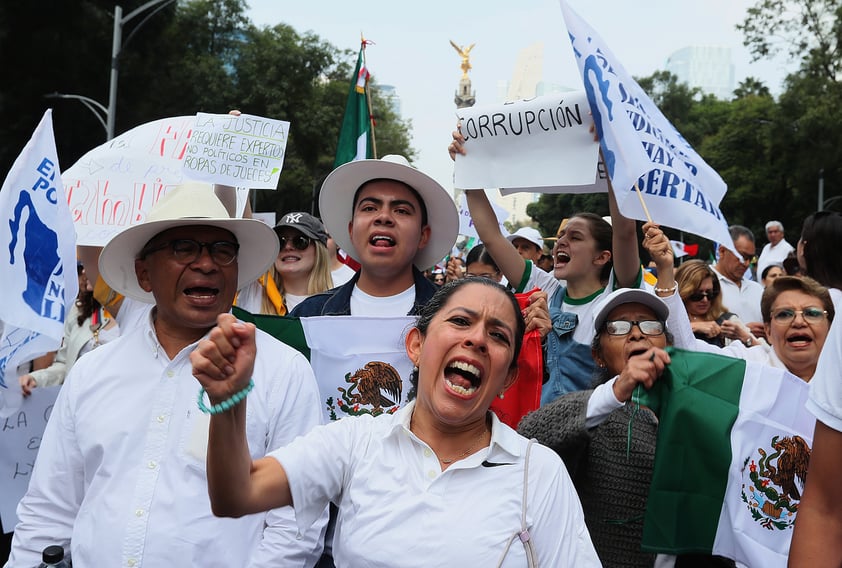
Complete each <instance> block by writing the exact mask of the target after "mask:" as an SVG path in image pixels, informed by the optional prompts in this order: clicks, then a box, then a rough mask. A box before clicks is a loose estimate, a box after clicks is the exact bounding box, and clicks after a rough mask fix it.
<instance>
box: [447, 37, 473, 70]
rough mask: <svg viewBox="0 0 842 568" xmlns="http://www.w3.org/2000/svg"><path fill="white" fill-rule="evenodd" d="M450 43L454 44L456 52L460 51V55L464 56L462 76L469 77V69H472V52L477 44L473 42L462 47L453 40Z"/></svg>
mask: <svg viewBox="0 0 842 568" xmlns="http://www.w3.org/2000/svg"><path fill="white" fill-rule="evenodd" d="M450 45H452V46H453V49H455V50H456V53H458V54H459V56H460V57H461V58H462V78H463V79H467V78H468V71H470V70H471V60H470V53H471V50H472V49H473V48H474V46H475V45H476V44H475V43H472V44H471V45H469V46H468V47H461V46H458V45H456V43H454V42H453V40H450Z"/></svg>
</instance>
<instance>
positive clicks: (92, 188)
mask: <svg viewBox="0 0 842 568" xmlns="http://www.w3.org/2000/svg"><path fill="white" fill-rule="evenodd" d="M195 122H196V117H195V116H175V117H169V118H162V119H160V120H155V121H152V122H147V123H146V124H141V125H140V126H137V127H135V128H133V129H131V130H129V131H127V132H124V133H123V134H121V135H120V136H118V137H116V138H114V139H113V140H110V141H108V142H106V143H105V144H102V145H100V146H97V147H96V148H94V149H93V150H90V151H89V152H87V153H86V154H85V155H84V156H82V157H81V158H80V159H79V160H78V161H77V162H76V163H75V164H73V166H71V167H70V168H69V169H68V170H67V171H65V172H64V174H63V175H62V181H63V182H64V188H65V191H66V192H67V204H68V205H69V206H70V211H71V214H72V216H73V223H74V225H75V228H76V239H77V244H80V245H91V246H103V245H105V244H106V243H107V242H108V241H109V240H110V239H111V237H113V236H114V235H116V234H117V233H119V232H120V231H123V230H124V229H127V228H129V227H131V226H134V225H139V224H140V223H143V222H144V221H145V220H146V216H147V215H148V214H149V210H150V209H151V208H152V206H153V205H154V204H155V203H157V202H158V200H159V199H161V198H162V197H163V196H165V195H166V194H167V193H168V192H169V191H170V190H171V189H172V188H174V187H175V186H177V185H178V184H180V183H181V182H182V181H184V175H183V171H182V167H181V166H182V160H183V159H184V156H185V154H186V151H187V144H188V142H189V140H190V137H191V135H192V133H193V128H194V126H195ZM247 199H248V189H245V188H237V203H238V205H237V211H238V212H239V211H242V210H243V208H244V206H245V201H246V200H247Z"/></svg>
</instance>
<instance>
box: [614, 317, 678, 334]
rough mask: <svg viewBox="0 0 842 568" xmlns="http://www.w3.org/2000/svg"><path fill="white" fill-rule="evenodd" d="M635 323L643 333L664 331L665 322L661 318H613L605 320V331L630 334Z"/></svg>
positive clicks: (660, 332)
mask: <svg viewBox="0 0 842 568" xmlns="http://www.w3.org/2000/svg"><path fill="white" fill-rule="evenodd" d="M635 325H636V326H637V328H638V329H639V330H640V332H641V333H642V334H643V335H661V334H662V333H664V322H662V321H659V320H643V321H626V320H611V321H607V322H605V331H606V332H607V333H608V335H628V334H629V333H631V330H632V326H635Z"/></svg>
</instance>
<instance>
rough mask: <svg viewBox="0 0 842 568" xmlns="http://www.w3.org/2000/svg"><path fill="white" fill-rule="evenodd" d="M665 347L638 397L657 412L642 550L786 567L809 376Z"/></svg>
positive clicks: (808, 429)
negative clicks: (662, 362)
mask: <svg viewBox="0 0 842 568" xmlns="http://www.w3.org/2000/svg"><path fill="white" fill-rule="evenodd" d="M669 351H670V357H671V358H672V363H671V364H670V365H669V366H668V367H667V370H666V371H665V372H664V374H663V376H662V377H661V378H660V379H659V380H658V381H657V382H656V383H655V385H654V386H653V388H652V389H651V390H650V391H648V392H642V391H641V392H642V395H641V396H640V404H642V405H645V406H647V407H649V408H651V409H652V410H653V411H654V412H655V414H656V415H657V416H658V418H659V427H658V442H657V449H656V451H655V465H654V471H653V475H652V485H651V489H650V492H649V500H648V502H647V507H646V515H645V520H644V529H643V549H644V550H648V551H652V552H662V553H668V554H681V553H708V554H716V555H720V556H725V557H728V558H732V559H734V560H736V561H738V562H741V563H743V564H745V565H747V566H782V567H783V566H786V562H787V555H788V552H789V543H790V539H791V538H792V529H793V525H794V523H795V518H796V513H797V511H798V503H799V501H800V499H801V491H802V490H803V487H804V481H805V478H806V473H807V463H808V460H809V457H810V447H811V445H812V437H813V426H814V425H815V418H814V417H813V416H812V415H811V414H810V413H809V412H807V410H806V408H805V403H806V401H807V383H805V382H804V381H802V380H801V379H799V378H798V377H795V376H794V375H791V374H790V373H788V372H786V371H784V370H781V369H776V368H772V367H767V366H763V365H760V364H758V363H755V362H751V361H745V360H741V359H732V358H730V357H724V356H720V355H712V354H709V353H697V352H689V351H682V350H678V349H672V348H671V349H670V350H669ZM631 427H632V428H633V427H634V424H633V423H632V426H631Z"/></svg>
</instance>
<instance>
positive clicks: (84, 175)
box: [0, 0, 842, 568]
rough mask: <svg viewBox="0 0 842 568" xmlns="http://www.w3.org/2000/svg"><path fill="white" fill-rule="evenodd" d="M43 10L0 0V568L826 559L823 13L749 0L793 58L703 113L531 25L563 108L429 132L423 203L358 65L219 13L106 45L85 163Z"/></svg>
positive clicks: (683, 97)
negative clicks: (548, 59)
mask: <svg viewBox="0 0 842 568" xmlns="http://www.w3.org/2000/svg"><path fill="white" fill-rule="evenodd" d="M78 4H79V5H78V6H68V5H66V3H59V5H57V6H55V7H54V12H53V13H52V15H51V17H50V18H49V19H45V18H44V17H43V14H42V13H40V11H39V9H38V8H37V7H36V6H34V5H33V6H30V5H29V4H26V5H25V6H20V7H18V8H16V11H15V14H14V17H12V14H11V10H12V8H10V7H9V6H6V5H3V6H2V7H0V53H5V54H9V55H10V56H12V57H14V58H15V59H16V61H18V62H19V63H20V64H18V65H14V66H10V67H9V74H10V77H9V80H8V81H7V82H6V85H4V86H0V100H2V101H3V106H4V108H5V109H7V110H8V111H9V112H8V113H7V115H8V116H10V120H9V122H8V125H7V128H5V129H2V131H0V139H1V140H2V141H3V142H4V143H3V144H0V171H2V172H3V177H4V178H5V182H4V184H3V186H2V190H0V215H1V216H2V217H3V219H4V221H3V223H2V226H3V227H4V228H3V233H2V235H0V245H2V247H0V248H2V249H3V250H7V251H8V254H7V255H5V256H4V257H3V258H0V281H2V282H3V291H4V295H7V296H8V298H7V299H8V302H6V305H5V306H4V307H3V308H2V309H0V333H2V340H0V423H2V424H4V427H3V429H2V431H0V449H2V452H0V453H3V454H4V455H5V457H0V486H2V488H3V489H2V496H1V497H0V528H2V529H3V530H2V532H3V535H2V539H0V565H3V564H4V563H5V566H8V567H10V568H18V567H20V568H27V567H29V566H35V565H37V563H38V562H40V561H41V560H42V551H44V550H45V548H46V547H47V546H48V545H58V546H59V547H61V548H62V549H63V550H64V553H65V555H66V556H67V557H68V560H66V562H68V564H67V565H69V562H70V561H73V562H74V563H75V564H76V565H77V566H85V565H91V566H96V565H112V564H113V565H117V564H118V563H119V564H120V565H126V566H139V565H143V563H144V562H146V565H147V566H149V565H156V563H159V565H164V564H166V563H170V564H171V565H181V564H184V565H199V564H201V565H216V564H214V562H217V563H221V564H220V565H232V564H236V563H238V562H241V563H242V565H244V566H246V565H248V566H271V565H284V566H287V565H289V566H319V567H332V566H339V567H342V566H355V565H359V564H360V563H363V562H369V563H370V564H371V565H376V566H388V565H401V566H404V565H405V566H424V565H430V564H429V563H430V562H433V563H435V564H442V565H447V564H448V563H462V564H465V563H467V564H468V565H470V562H471V561H472V560H471V559H474V560H476V561H479V562H481V563H482V564H483V565H488V564H493V563H495V562H496V563H497V565H499V566H521V565H528V566H535V565H541V566H564V565H571V566H573V565H575V566H598V565H604V566H675V567H679V568H680V567H690V566H728V567H731V566H740V567H742V566H749V567H752V566H761V565H763V566H766V565H772V566H787V565H789V566H807V565H810V566H838V565H840V564H842V490H840V489H839V488H838V486H837V484H836V482H835V479H836V477H835V472H836V471H838V468H839V466H840V465H842V457H840V456H842V375H840V371H839V369H840V368H842V324H840V323H839V322H838V321H837V320H838V318H837V317H836V311H837V309H839V307H840V306H842V261H841V260H840V255H839V253H838V250H837V245H836V243H838V242H839V239H840V238H842V213H839V212H838V211H840V207H842V201H840V200H839V198H840V197H842V193H840V189H839V188H840V187H842V170H840V169H839V167H838V166H837V165H836V164H839V163H842V161H840V158H842V156H840V155H839V152H840V151H842V150H840V148H842V144H840V140H839V137H840V134H839V133H840V132H842V89H840V83H839V77H838V74H839V72H840V68H839V66H840V65H842V64H840V60H839V58H838V57H836V56H835V53H836V51H835V50H836V48H837V46H836V44H835V40H828V39H827V37H828V32H829V30H832V29H836V27H838V26H842V20H840V19H839V18H842V12H839V11H838V10H832V9H831V8H833V7H834V6H835V3H833V2H812V1H807V0H791V1H789V2H786V3H785V4H787V8H788V10H789V11H796V12H798V11H803V13H804V14H808V15H815V14H816V11H818V12H820V14H819V15H818V16H816V17H815V18H812V17H805V18H804V19H802V20H800V22H801V23H800V24H796V23H793V22H794V20H791V19H790V18H788V16H787V14H789V12H786V13H784V14H782V13H781V12H780V11H779V10H776V8H775V4H774V3H772V2H767V1H765V0H758V2H757V4H756V7H755V8H754V9H753V11H752V12H751V13H750V14H748V15H747V16H746V19H745V20H744V22H743V23H742V24H741V26H740V30H741V31H742V32H743V34H744V37H745V43H746V45H747V46H748V47H749V49H750V50H751V51H752V53H753V54H754V55H755V56H756V57H758V58H762V57H764V56H767V55H768V54H769V53H770V50H772V49H773V48H780V45H777V44H772V43H770V42H771V41H772V40H771V37H772V36H773V35H775V34H774V33H773V32H775V33H777V34H779V35H783V36H784V37H785V38H789V39H791V40H792V41H791V42H789V44H788V47H786V49H789V51H790V55H791V56H793V57H795V58H796V59H797V61H798V67H797V69H796V70H795V71H793V72H792V73H791V74H790V75H788V76H787V78H786V80H785V82H784V85H783V89H782V92H781V93H780V94H779V95H777V96H773V95H772V94H771V92H770V89H769V86H767V85H764V84H763V83H762V82H760V81H759V80H757V79H755V78H751V77H749V78H746V79H745V80H744V81H742V82H741V83H740V84H739V86H738V87H737V89H736V90H735V91H734V93H733V96H732V97H730V98H729V99H728V100H723V99H718V98H716V97H714V96H713V95H709V94H704V93H703V92H702V91H701V90H699V89H695V88H691V87H688V86H687V85H686V84H683V83H679V82H678V80H677V78H676V77H675V76H674V75H671V74H670V73H669V72H666V71H658V72H655V73H653V74H652V75H651V76H648V77H637V78H634V77H631V75H629V74H627V73H626V71H625V70H624V68H623V54H622V53H612V52H611V50H610V48H609V45H610V43H611V42H610V40H611V38H610V37H607V38H602V37H600V36H599V33H598V30H594V29H592V28H591V27H590V25H589V24H588V23H587V22H585V21H584V20H583V19H581V18H580V17H579V16H578V15H577V14H576V13H575V12H574V11H573V9H572V8H570V6H568V5H567V3H566V2H564V1H562V2H561V3H560V4H561V14H560V17H559V29H560V30H562V31H563V32H564V33H567V34H569V36H570V41H571V44H572V47H573V51H574V53H575V55H576V58H577V64H578V66H579V71H580V76H579V77H576V78H574V79H575V81H577V82H579V81H581V83H582V84H583V88H581V89H579V90H578V91H576V92H575V93H571V94H570V95H569V96H567V97H566V100H565V101H564V102H558V101H556V100H555V99H552V98H551V97H549V98H543V97H535V98H534V99H529V100H525V101H510V102H507V103H506V105H503V104H499V105H486V106H483V105H475V106H474V105H472V104H469V105H464V107H460V108H459V109H458V111H457V113H456V115H455V116H456V118H455V120H454V125H453V128H454V129H453V132H442V147H441V152H442V155H443V156H447V155H448V154H449V156H450V159H452V160H453V168H454V176H453V180H454V181H453V187H443V186H442V185H441V184H440V183H439V182H437V181H436V180H435V179H433V178H432V177H431V176H430V175H428V173H425V172H423V171H420V170H418V169H416V168H415V166H414V165H413V163H412V162H413V158H414V157H415V155H416V152H415V151H414V150H413V147H412V124H411V123H410V122H409V121H407V120H405V119H403V118H401V116H400V115H399V114H398V113H396V112H395V110H394V109H393V108H392V106H391V105H390V104H389V103H388V101H387V95H386V94H385V93H384V92H383V91H381V90H380V88H379V81H380V78H379V77H377V76H376V75H371V73H370V70H369V69H368V68H367V66H366V59H365V54H366V50H367V49H375V48H376V47H373V42H371V41H370V40H368V39H366V38H365V37H361V39H360V46H359V50H358V51H351V50H344V51H343V50H340V49H337V48H336V47H335V46H333V45H331V44H330V43H328V42H326V41H324V40H322V39H321V38H320V37H319V36H318V35H317V32H316V33H314V32H310V31H308V32H300V31H297V30H295V29H293V28H292V27H290V26H288V25H285V24H278V25H277V26H275V27H263V28H260V27H257V26H255V25H253V24H252V23H251V22H250V21H249V20H248V18H247V17H246V11H247V5H246V3H245V2H243V1H242V0H226V1H224V2H211V1H208V0H188V1H178V2H165V1H162V2H160V4H161V5H160V6H159V7H158V8H156V11H155V17H154V18H153V17H150V18H149V20H148V22H146V21H145V22H144V23H143V26H142V27H140V26H139V27H138V28H137V29H136V30H135V31H134V32H128V35H127V36H126V37H124V38H123V42H124V44H123V45H124V46H125V45H127V44H128V42H129V41H131V49H130V50H128V49H127V50H125V51H124V52H123V53H121V54H120V56H119V73H120V92H119V94H118V99H117V107H116V108H118V109H119V112H117V113H116V121H115V124H114V138H113V139H110V140H107V141H105V143H103V137H102V130H103V127H105V128H106V129H107V123H106V120H105V119H106V118H108V119H111V120H114V119H115V116H113V115H112V116H108V112H107V111H106V112H105V117H103V118H101V119H99V117H101V116H102V114H101V113H97V112H96V111H94V112H87V111H86V109H84V108H81V109H80V107H82V105H80V104H79V102H80V100H79V97H76V100H72V99H73V98H74V97H67V96H64V95H62V93H71V92H73V93H75V92H78V93H92V92H106V90H107V89H106V86H107V79H108V78H107V77H105V76H104V74H102V73H100V72H98V71H97V70H98V69H102V68H105V67H107V62H106V61H105V59H104V54H105V53H106V52H107V49H103V46H105V45H107V44H108V42H109V41H110V39H111V37H110V31H111V27H110V18H111V13H110V9H111V7H110V6H106V5H105V4H104V3H102V2H99V1H94V0H90V1H85V2H81V3H78ZM141 4H142V3H141V2H134V3H131V5H129V4H127V5H126V6H123V10H124V11H125V12H126V13H131V11H132V10H134V9H135V8H140V7H141ZM13 21H14V22H15V23H14V25H11V22H13ZM565 26H566V30H565V29H564V27H565ZM314 28H315V29H316V30H318V27H317V26H315V25H314ZM73 29H84V30H86V33H85V34H80V35H79V37H75V38H74V42H73V44H74V45H73V49H72V50H71V49H68V47H67V45H68V44H67V42H62V41H54V42H51V41H48V40H49V38H60V37H63V36H62V35H61V34H63V33H65V32H66V30H73ZM88 30H90V32H91V33H87V31H88ZM33 31H38V32H39V33H33ZM32 37H37V38H39V44H38V47H37V49H33V47H32V46H33V43H32V41H33V39H32ZM584 38H587V39H584ZM451 43H453V42H451ZM453 46H454V48H456V50H457V51H458V52H459V53H460V55H461V57H462V66H461V69H462V81H463V82H462V83H460V88H464V87H465V85H466V84H465V80H466V79H468V78H469V71H470V69H471V63H470V62H469V58H470V57H471V55H470V48H466V47H460V46H459V45H457V44H455V43H453ZM162 54H163V55H162ZM36 60H37V66H38V68H39V70H40V72H39V73H38V74H32V72H31V69H32V67H33V66H34V65H36ZM100 62H101V63H102V65H99V64H98V63H100ZM474 64H475V65H476V64H477V63H476V62H474ZM115 65H116V64H115ZM10 85H14V88H11V86H10ZM150 85H154V88H151V87H150ZM209 85H210V86H212V87H213V88H208V86H209ZM467 86H468V91H463V95H464V94H466V93H467V95H470V92H469V87H470V81H469V80H468V82H467ZM50 93H54V95H53V96H48V97H45V96H44V95H49V94H50ZM82 98H83V99H86V98H87V97H86V96H83V97H82ZM93 99H96V97H93ZM91 100H92V99H90V98H87V102H85V101H83V102H84V104H85V106H87V107H88V110H93V109H92V108H91V102H90V101H91ZM459 100H460V98H459V95H458V92H457V102H458V101H459ZM462 100H464V98H463V99H462ZM95 102H96V101H95V100H94V103H95ZM97 104H98V103H97ZM94 106H96V105H94ZM93 115H97V116H96V117H94V116H93ZM483 121H485V122H483ZM518 121H520V127H521V129H520V131H519V132H516V130H517V128H516V125H517V122H518ZM524 121H526V122H524ZM100 123H101V124H100ZM483 124H484V125H485V126H484V128H485V130H484V131H483V128H482V127H480V126H479V125H483ZM489 125H491V126H489ZM530 125H532V129H530ZM535 125H537V126H535ZM549 125H552V127H549ZM483 132H485V133H486V134H487V136H486V137H485V138H484V137H483V135H482V134H483ZM501 133H502V135H501ZM27 141H28V142H27ZM542 152H546V155H545V154H543V153H542ZM559 155H561V156H565V158H562V159H561V160H559V159H558V158H557V156H559ZM548 156H550V157H548ZM552 156H555V157H552ZM559 162H561V164H562V166H563V167H561V168H559V167H558V165H559ZM559 170H561V171H559ZM817 188H818V193H817ZM498 189H499V191H500V192H501V193H504V194H505V193H518V192H522V193H532V192H535V191H537V192H538V193H539V194H540V198H539V199H538V200H537V201H535V202H534V203H532V204H530V205H529V207H528V208H527V212H528V214H529V215H530V217H531V219H532V220H531V223H529V224H527V225H524V224H518V225H512V224H510V223H504V222H503V221H502V219H501V217H500V214H499V211H497V210H496V209H495V205H494V204H493V203H492V200H491V199H490V196H491V195H493V194H494V193H495V192H496V191H497V190H498ZM74 265H75V266H76V270H75V272H74V270H73V269H72V267H73V266H74ZM173 290H175V291H176V292H177V293H175V294H173ZM185 298H186V299H185ZM185 302H186V304H185ZM185 305H186V306H187V307H186V308H185ZM217 316H219V317H218V319H217ZM244 322H245V324H244ZM252 324H253V326H252ZM150 346H151V347H152V349H151V353H149V352H147V351H148V350H146V348H147V347H150ZM454 353H455V355H454ZM278 362H283V363H282V364H280V363H278ZM279 365H280V366H283V367H284V369H280V368H279ZM516 369H517V372H515V370H516ZM155 374H159V375H160V381H158V382H157V383H153V382H152V379H150V381H148V382H143V377H142V376H141V375H151V376H154V375H155ZM130 379H131V380H130ZM168 379H169V380H168ZM155 380H156V381H157V379H155ZM65 381H67V382H65ZM134 381H141V382H139V383H135V382H134ZM197 393H198V403H197V400H196V399H197ZM96 405H101V406H100V407H99V408H97V407H96ZM170 421H171V422H172V425H171V426H170ZM164 424H166V427H164V426H162V425H164ZM283 425H286V426H285V427H283ZM399 434H400V435H399ZM343 450H347V454H346V455H341V456H340V454H342V451H343ZM39 456H40V458H39ZM232 456H233V457H232ZM39 459H40V461H39ZM372 464H382V466H377V467H375V466H373V465H372ZM497 466H500V467H497ZM510 466H514V467H510ZM30 480H31V483H30ZM480 488H481V490H480ZM118 493H120V495H119V497H118ZM124 494H125V495H124ZM387 510H388V513H387V512H386V511H387ZM106 513H107V514H106ZM227 517H231V518H227ZM179 523H181V524H185V525H187V526H188V527H189V528H186V529H184V530H183V531H180V530H179V529H178V528H175V527H178V526H179ZM105 525H107V526H105ZM100 531H103V532H102V534H103V535H106V536H107V539H106V540H108V544H107V545H102V546H98V545H97V544H96V539H95V538H93V535H95V534H97V533H98V532H100ZM200 533H201V534H200ZM466 534H467V535H469V536H470V538H468V540H469V543H468V544H465V543H464V542H463V540H465V539H464V536H465V535H466ZM376 539H385V540H388V541H389V543H388V544H384V545H382V546H379V547H378V545H377V544H376ZM209 551H210V552H209ZM399 555H404V556H402V557H401V560H400V561H398V562H397V563H396V564H395V563H394V558H395V557H397V556H399ZM46 557H47V554H46V552H45V553H44V559H45V561H46ZM477 559H481V561H480V560H477ZM6 562H7V563H6ZM56 562H58V560H56ZM54 565H57V566H61V565H62V564H54Z"/></svg>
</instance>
